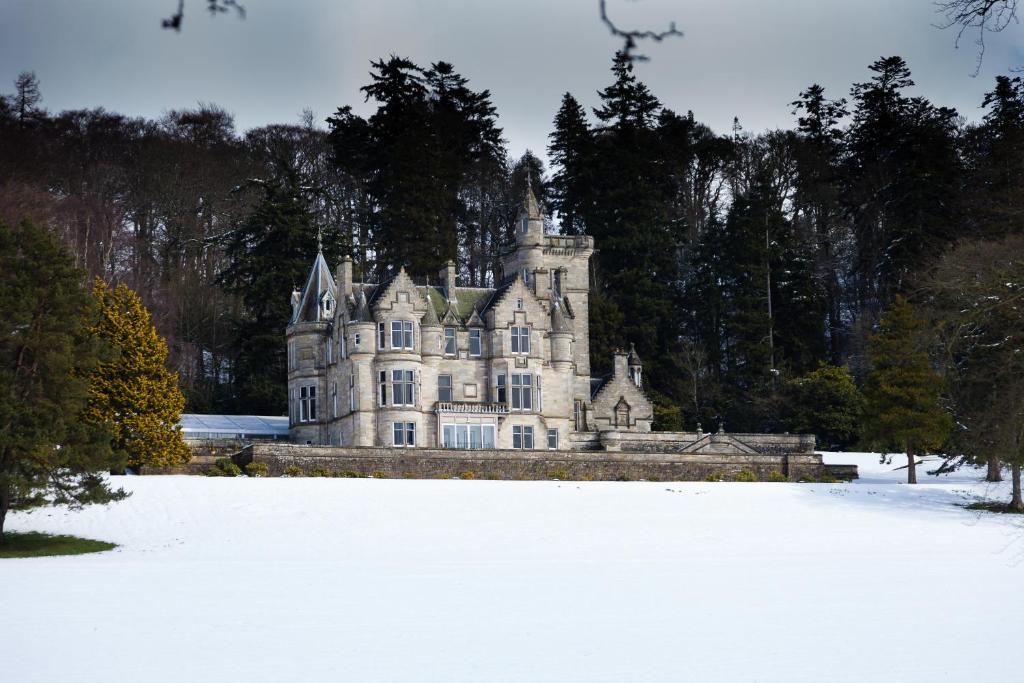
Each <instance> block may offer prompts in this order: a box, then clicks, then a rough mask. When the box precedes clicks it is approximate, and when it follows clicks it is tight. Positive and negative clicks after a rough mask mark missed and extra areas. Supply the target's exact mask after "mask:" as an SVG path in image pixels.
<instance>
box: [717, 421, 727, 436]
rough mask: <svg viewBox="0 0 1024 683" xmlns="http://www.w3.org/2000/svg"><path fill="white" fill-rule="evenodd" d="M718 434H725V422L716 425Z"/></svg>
mask: <svg viewBox="0 0 1024 683" xmlns="http://www.w3.org/2000/svg"><path fill="white" fill-rule="evenodd" d="M718 433H719V434H725V422H719V423H718Z"/></svg>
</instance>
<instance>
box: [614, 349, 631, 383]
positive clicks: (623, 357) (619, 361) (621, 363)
mask: <svg viewBox="0 0 1024 683" xmlns="http://www.w3.org/2000/svg"><path fill="white" fill-rule="evenodd" d="M628 357H629V355H628V354H627V353H626V352H625V351H623V350H622V349H615V365H614V370H613V371H612V377H623V378H626V377H628V376H629V365H628V361H627V358H628Z"/></svg>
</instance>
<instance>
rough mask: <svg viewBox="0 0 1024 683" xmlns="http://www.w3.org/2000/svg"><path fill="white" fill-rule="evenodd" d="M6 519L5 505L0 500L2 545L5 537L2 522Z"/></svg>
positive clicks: (0, 543)
mask: <svg viewBox="0 0 1024 683" xmlns="http://www.w3.org/2000/svg"><path fill="white" fill-rule="evenodd" d="M6 520H7V505H5V504H3V503H2V502H0V545H3V544H4V543H5V542H6V540H7V539H5V538H4V522H5V521H6Z"/></svg>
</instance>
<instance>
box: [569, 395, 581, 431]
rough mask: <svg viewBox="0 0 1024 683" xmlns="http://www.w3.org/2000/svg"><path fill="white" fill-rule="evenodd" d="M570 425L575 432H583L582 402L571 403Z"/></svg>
mask: <svg viewBox="0 0 1024 683" xmlns="http://www.w3.org/2000/svg"><path fill="white" fill-rule="evenodd" d="M572 424H573V429H575V430H576V431H577V432H582V431H583V401H579V400H576V401H573V402H572Z"/></svg>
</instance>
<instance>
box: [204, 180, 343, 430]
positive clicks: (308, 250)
mask: <svg viewBox="0 0 1024 683" xmlns="http://www.w3.org/2000/svg"><path fill="white" fill-rule="evenodd" d="M297 181H298V178H297V177H295V176H292V177H290V178H289V179H288V180H287V181H286V182H280V183H269V184H266V185H265V186H264V188H263V191H264V192H263V198H262V200H261V201H260V203H259V204H258V205H257V207H256V210H255V211H254V212H253V213H252V214H251V215H250V216H249V217H248V218H246V219H245V220H244V221H243V222H242V223H241V224H240V225H239V226H238V227H237V228H236V229H235V230H234V231H233V232H232V233H231V236H230V241H229V242H228V245H227V254H228V257H229V258H228V264H229V265H228V267H227V268H226V269H225V270H224V271H223V272H222V273H221V274H220V282H221V284H223V285H224V287H225V288H226V289H227V290H228V291H229V292H233V293H236V294H238V295H239V296H240V297H241V299H242V303H243V306H244V315H243V317H242V320H241V322H240V323H239V326H238V329H237V339H238V342H237V345H236V346H237V357H236V359H235V362H234V364H233V368H232V369H233V377H232V389H233V397H232V400H231V403H232V404H233V405H234V406H235V409H236V410H239V411H243V412H246V413H255V414H259V415H280V414H283V413H285V411H286V409H287V397H288V367H287V353H286V349H285V345H284V343H283V339H284V328H285V326H286V325H287V324H288V321H289V320H290V319H291V305H290V303H289V298H288V295H289V293H290V292H291V291H292V289H294V288H295V287H301V286H302V285H303V284H304V282H305V278H306V275H307V274H308V273H309V268H310V265H311V264H312V263H313V259H314V258H315V257H316V249H317V244H316V231H315V230H314V229H313V217H312V215H311V214H310V212H309V208H308V207H307V205H306V202H305V201H304V200H303V198H302V197H301V196H300V194H299V192H298V188H297V187H295V186H296V185H297ZM326 247H327V249H326V251H325V254H324V255H325V257H326V258H328V259H330V260H329V261H328V262H332V261H333V260H335V259H337V258H339V257H340V253H339V251H338V249H339V245H337V244H335V243H328V244H327V245H326Z"/></svg>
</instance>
